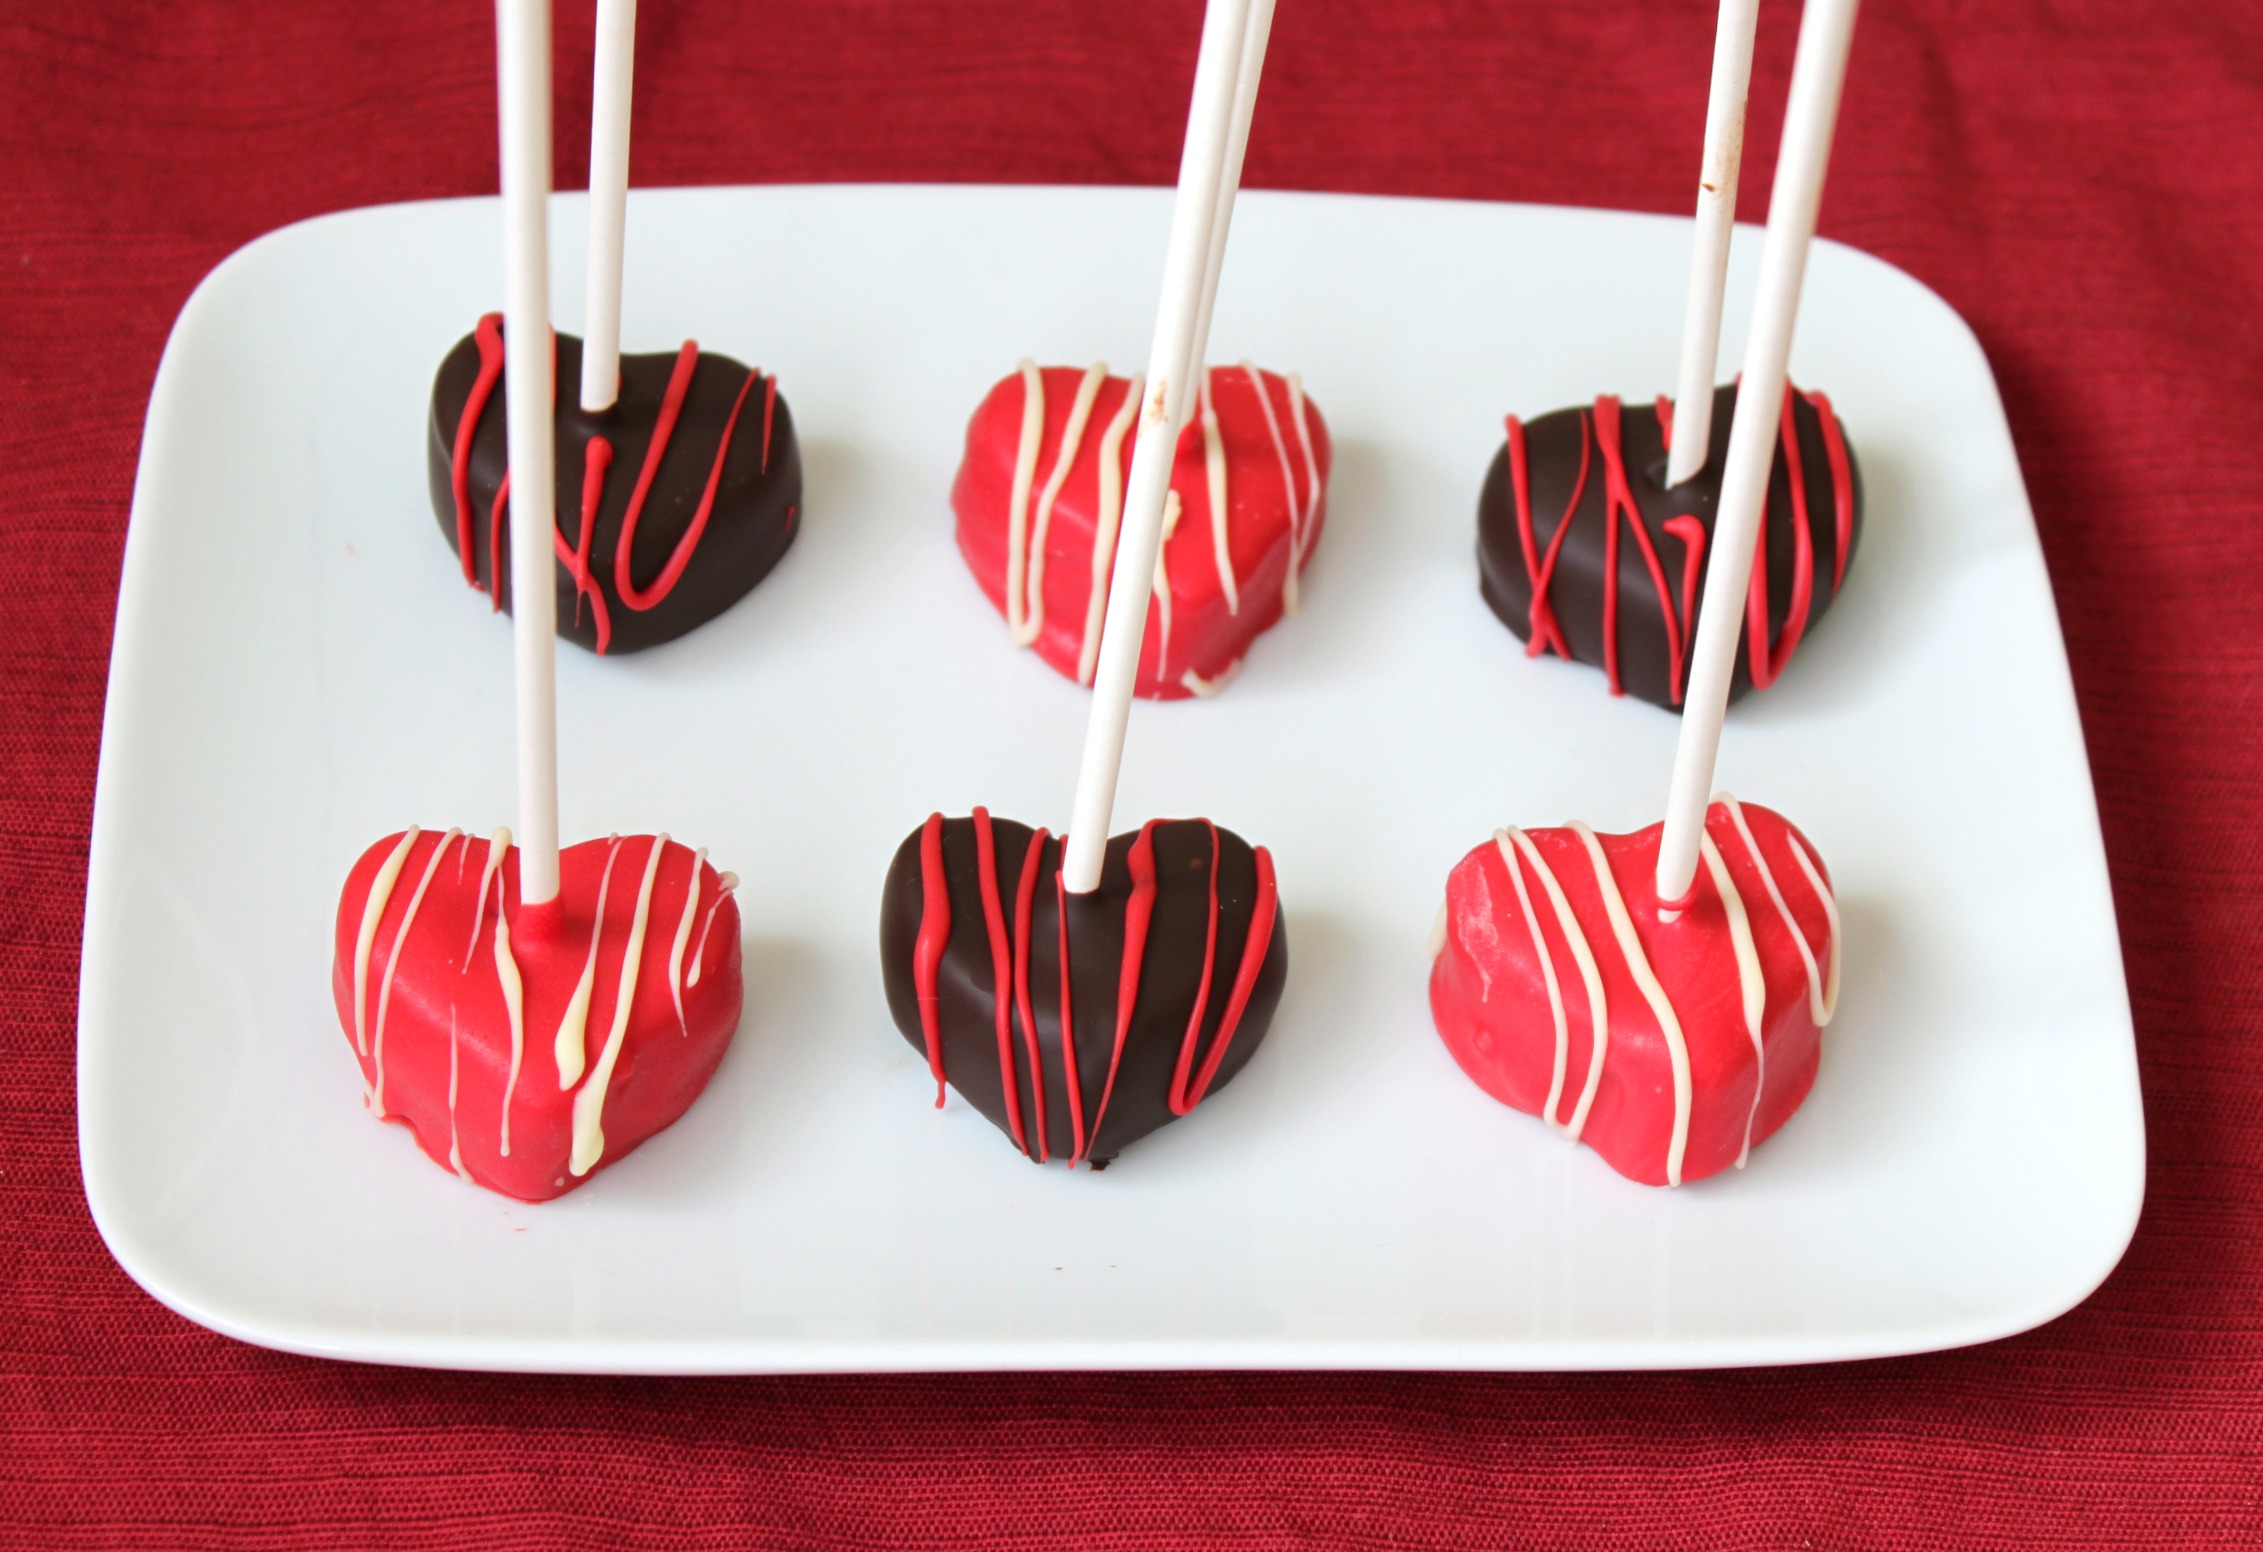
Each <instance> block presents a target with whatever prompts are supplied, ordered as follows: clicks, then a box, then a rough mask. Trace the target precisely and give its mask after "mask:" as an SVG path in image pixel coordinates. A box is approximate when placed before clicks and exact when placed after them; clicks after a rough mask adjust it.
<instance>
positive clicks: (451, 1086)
mask: <svg viewBox="0 0 2263 1552" xmlns="http://www.w3.org/2000/svg"><path fill="white" fill-rule="evenodd" d="M458 1045H459V1039H458V1033H457V1029H456V1005H455V1004H454V1003H452V1002H451V1003H449V1004H448V1167H449V1168H450V1169H452V1170H454V1171H455V1172H456V1175H457V1178H458V1179H469V1178H470V1177H469V1176H467V1175H465V1174H464V1148H463V1140H462V1139H461V1138H460V1137H458V1136H457V1135H456V1079H457V1074H458V1073H459V1072H461V1071H462V1058H461V1057H460V1055H459V1054H458V1050H457V1047H458Z"/></svg>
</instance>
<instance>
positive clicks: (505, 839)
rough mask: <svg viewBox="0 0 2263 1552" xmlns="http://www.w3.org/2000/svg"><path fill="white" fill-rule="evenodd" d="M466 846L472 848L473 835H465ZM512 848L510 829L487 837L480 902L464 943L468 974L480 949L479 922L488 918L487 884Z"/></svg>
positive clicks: (500, 902) (497, 903)
mask: <svg viewBox="0 0 2263 1552" xmlns="http://www.w3.org/2000/svg"><path fill="white" fill-rule="evenodd" d="M464 846H465V848H466V849H467V850H468V849H470V846H471V837H470V836H468V835H467V836H465V837H464ZM510 850H511V832H510V831H509V830H497V831H496V832H495V833H494V834H493V835H490V836H489V837H488V838H487V863H486V866H484V867H482V868H481V869H480V870H479V904H478V905H477V906H475V907H474V908H473V910H472V916H471V939H470V941H469V942H467V943H465V944H464V971H465V973H466V974H469V973H470V971H471V956H472V955H473V954H475V953H477V952H478V951H479V924H480V923H481V922H483V921H485V920H486V919H487V886H488V885H489V884H490V883H492V882H493V881H494V878H495V873H496V870H497V869H498V868H500V867H502V865H503V858H504V857H505V856H507V855H508V854H509V852H510ZM495 909H496V910H498V911H500V910H502V909H503V897H502V896H501V895H497V896H496V897H495Z"/></svg>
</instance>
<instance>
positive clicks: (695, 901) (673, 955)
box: [668, 846, 707, 1040]
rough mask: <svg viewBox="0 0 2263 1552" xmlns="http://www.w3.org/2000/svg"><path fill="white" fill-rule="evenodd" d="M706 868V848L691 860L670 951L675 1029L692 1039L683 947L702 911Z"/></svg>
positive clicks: (669, 985)
mask: <svg viewBox="0 0 2263 1552" xmlns="http://www.w3.org/2000/svg"><path fill="white" fill-rule="evenodd" d="M706 867H707V848H706V847H704V846H702V847H701V848H700V849H699V852H698V854H697V855H696V856H694V857H693V858H692V859H691V882H690V883H688V884H686V885H685V886H684V911H683V915H681V916H679V917H678V918H676V944H675V947H674V948H672V949H670V950H669V952H668V995H669V996H671V997H673V998H674V999H675V1001H676V1027H677V1028H678V1029H679V1030H681V1031H682V1032H683V1035H684V1038H685V1039H687V1040H688V1039H690V1038H691V1022H690V1020H688V1019H686V1018H685V1017H684V946H685V945H686V944H688V943H689V942H691V920H692V915H693V913H694V912H696V911H697V910H698V909H699V875H700V874H701V872H703V871H704V870H705V869H706Z"/></svg>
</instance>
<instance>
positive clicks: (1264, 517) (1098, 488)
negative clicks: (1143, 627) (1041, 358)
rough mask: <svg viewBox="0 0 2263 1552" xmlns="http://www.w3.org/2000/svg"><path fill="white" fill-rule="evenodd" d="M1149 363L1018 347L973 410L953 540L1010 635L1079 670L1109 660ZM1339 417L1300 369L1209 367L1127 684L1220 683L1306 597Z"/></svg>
mask: <svg viewBox="0 0 2263 1552" xmlns="http://www.w3.org/2000/svg"><path fill="white" fill-rule="evenodd" d="M1141 386H1142V384H1141V380H1139V379H1131V380H1127V379H1124V378H1121V377H1110V376H1108V374H1107V369H1106V368H1105V367H1101V366H1094V367H1091V368H1089V369H1080V368H1076V367H1042V368H1041V367H1039V366H1037V365H1036V364H1035V363H1034V362H1026V361H1025V362H1023V363H1022V365H1021V367H1020V368H1019V369H1018V370H1017V371H1016V372H1014V373H1013V375H1011V376H1009V377H1007V378H1005V379H1004V380H1002V381H1001V382H999V384H998V385H997V386H996V387H994V388H992V389H991V390H990V393H989V395H988V396H987V397H985V398H984V399H983V401H982V404H981V406H980V407H979V408H977V409H976V410H975V412H974V418H973V420H972V421H971V422H969V423H968V426H967V438H966V457H965V461H964V462H962V463H961V464H960V465H959V474H958V479H957V482H956V483H955V484H954V485H953V486H952V489H951V506H952V509H953V510H954V511H955V512H956V513H957V516H958V540H959V553H960V554H961V555H963V556H965V557H966V563H967V566H968V569H970V570H971V571H972V572H973V573H974V578H975V580H976V581H977V582H979V583H980V584H981V585H982V590H983V591H984V592H985V593H987V594H989V595H990V602H991V603H992V604H993V605H995V606H996V607H997V609H998V610H999V612H1000V613H1002V614H1004V615H1005V617H1006V628H1007V635H1008V638H1009V639H1010V640H1011V641H1012V643H1013V644H1014V645H1016V646H1026V647H1032V648H1034V649H1036V652H1037V655H1038V656H1039V657H1041V658H1043V659H1044V660H1045V661H1046V662H1047V663H1049V664H1051V665H1052V666H1053V667H1054V668H1055V669H1056V670H1058V671H1059V672H1060V673H1062V674H1064V675H1066V676H1068V677H1069V678H1072V679H1074V680H1076V682H1077V683H1079V684H1082V685H1090V684H1091V683H1092V678H1093V672H1094V669H1095V667H1096V665H1097V663H1098V661H1099V653H1100V624H1101V616H1102V614H1103V612H1104V610H1105V605H1106V601H1107V596H1108V580H1109V576H1108V572H1109V566H1110V564H1111V563H1112V559H1113V557H1114V555H1115V547H1116V535H1117V530H1118V526H1119V523H1120V520H1121V518H1122V516H1123V502H1124V483H1125V480H1126V479H1127V478H1128V477H1129V473H1130V467H1131V455H1132V444H1133V442H1134V441H1135V440H1136V438H1137V434H1138V426H1137V420H1138V416H1139V408H1140V399H1141ZM1332 456H1333V451H1332V448H1331V445H1330V443H1329V440H1328V427H1327V424H1326V423H1325V422H1324V421H1323V420H1322V419H1321V417H1320V411H1319V409H1318V408H1317V407H1316V406H1314V405H1313V403H1312V402H1311V401H1310V400H1309V399H1307V398H1306V397H1305V395H1304V388H1303V385H1302V384H1301V383H1300V382H1299V381H1298V379H1297V378H1295V377H1294V376H1290V377H1281V376H1279V375H1277V374H1275V373H1272V372H1262V371H1259V370H1258V369H1257V368H1255V367H1251V366H1246V365H1244V366H1233V367H1211V368H1208V369H1207V370H1205V371H1204V373H1203V374H1202V381H1201V383H1200V384H1199V385H1198V387H1197V392H1196V395H1195V399H1194V402H1193V403H1192V404H1191V405H1190V406H1189V409H1188V415H1187V425H1186V429H1185V430H1184V431H1183V432H1182V433H1181V434H1180V437H1179V446H1178V454H1177V459H1176V462H1175V463H1174V464H1173V466H1172V470H1171V491H1170V496H1169V497H1168V498H1167V502H1166V505H1165V508H1164V520H1163V521H1164V537H1163V548H1162V553H1161V555H1160V556H1159V557H1158V560H1157V564H1156V572H1155V594H1154V597H1153V599H1152V600H1151V601H1150V602H1149V604H1148V611H1147V633H1146V636H1145V638H1144V640H1143V643H1142V646H1141V651H1140V660H1139V677H1138V679H1137V681H1136V682H1135V684H1134V687H1133V693H1134V694H1137V695H1141V696H1145V697H1147V698H1149V699H1151V700H1179V699H1183V698H1185V697H1187V696H1190V695H1210V694H1213V693H1215V692H1216V691H1217V690H1218V689H1220V688H1221V687H1222V686H1223V685H1224V684H1225V682H1226V681H1227V680H1228V679H1229V678H1231V677H1232V675H1233V673H1234V671H1235V670H1236V669H1238V668H1239V667H1240V666H1241V662H1242V658H1243V656H1244V655H1245V654H1247V652H1248V651H1249V647H1250V643H1251V642H1253V641H1255V640H1256V639H1257V637H1258V636H1259V635H1260V634H1261V633H1262V632H1264V631H1266V630H1268V629H1270V628H1271V627H1272V626H1273V625H1274V624H1275V623H1276V622H1277V621H1279V620H1280V618H1281V617H1282V616H1283V615H1284V614H1294V613H1295V612H1296V611H1297V607H1298V602H1299V593H1298V582H1299V579H1300V577H1301V576H1302V574H1303V572H1304V568H1305V566H1306V565H1307V564H1308V563H1309V562H1310V561H1311V559H1312V552H1313V550H1314V548H1315V547H1316V546H1317V545H1318V543H1319V541H1320V530H1321V527H1322V524H1323V523H1324V521H1325V519H1326V512H1327V486H1328V470H1329V465H1330V460H1331V458H1332Z"/></svg>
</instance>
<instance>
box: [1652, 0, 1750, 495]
mask: <svg viewBox="0 0 2263 1552" xmlns="http://www.w3.org/2000/svg"><path fill="white" fill-rule="evenodd" d="M1759 20H1760V0H1721V21H1720V25H1719V27H1718V28H1717V29H1716V30H1715V32H1714V34H1713V90H1712V93H1711V95H1710V97H1709V98H1708V99H1707V101H1706V104H1705V155H1704V159H1703V161H1702V163H1701V165H1700V167H1699V169H1698V181H1697V236H1696V240H1695V243H1694V245H1693V246H1692V249H1691V252H1690V259H1689V300H1688V302H1687V303H1686V304H1685V305H1684V307H1683V309H1682V364H1681V375H1680V377H1679V378H1677V379H1676V380H1675V385H1674V447H1673V452H1672V454H1671V455H1670V456H1669V457H1668V459H1667V461H1666V483H1667V485H1669V486H1673V485H1679V484H1680V483H1681V482H1682V481H1684V480H1686V479H1688V478H1689V477H1690V476H1691V475H1693V474H1695V473H1696V472H1697V471H1698V470H1700V469H1702V468H1704V467H1705V452H1706V448H1707V446H1708V445H1709V444H1710V443H1711V442H1712V440H1713V369H1714V367H1715V366H1716V365H1717V364H1718V362H1719V359H1720V354H1721V294H1722V292H1723V291H1724V290H1725V289H1726V288H1727V285H1728V279H1729V234H1730V233H1731V232H1733V231H1734V230H1735V229H1736V224H1737V169H1738V167H1739V166H1740V165H1741V164H1742V163H1743V161H1744V103H1745V96H1746V93H1747V92H1748V91H1749V89H1750V88H1751V85H1752V35H1753V31H1754V29H1755V27H1756V26H1757V24H1758V22H1759Z"/></svg>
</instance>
